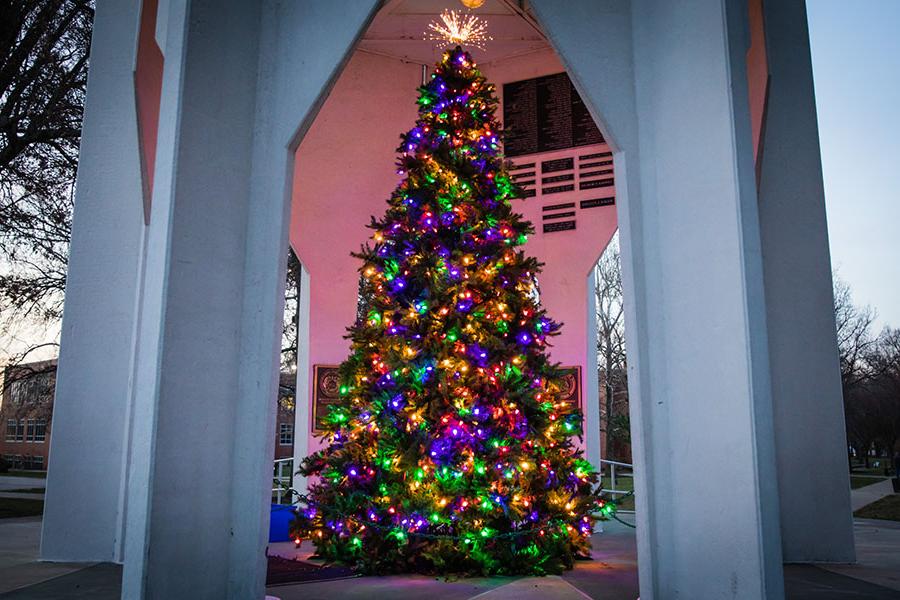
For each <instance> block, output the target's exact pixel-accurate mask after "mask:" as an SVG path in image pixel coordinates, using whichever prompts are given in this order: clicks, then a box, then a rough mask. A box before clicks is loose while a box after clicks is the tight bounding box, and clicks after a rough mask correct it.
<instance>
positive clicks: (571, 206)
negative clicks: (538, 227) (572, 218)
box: [543, 202, 575, 211]
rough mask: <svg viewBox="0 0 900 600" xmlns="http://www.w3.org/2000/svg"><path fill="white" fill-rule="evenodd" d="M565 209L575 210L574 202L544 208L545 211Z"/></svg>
mask: <svg viewBox="0 0 900 600" xmlns="http://www.w3.org/2000/svg"><path fill="white" fill-rule="evenodd" d="M564 208H575V203H574V202H564V203H562V204H549V205H547V206H545V207H544V208H543V210H544V211H548V210H562V209H564Z"/></svg>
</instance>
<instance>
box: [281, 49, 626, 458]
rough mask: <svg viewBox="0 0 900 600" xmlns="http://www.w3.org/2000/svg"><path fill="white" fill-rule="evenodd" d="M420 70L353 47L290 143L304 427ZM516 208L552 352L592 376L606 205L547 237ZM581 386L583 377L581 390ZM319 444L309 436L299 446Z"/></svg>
mask: <svg viewBox="0 0 900 600" xmlns="http://www.w3.org/2000/svg"><path fill="white" fill-rule="evenodd" d="M483 70H484V72H485V75H487V77H488V78H489V80H490V81H493V82H494V83H496V84H497V88H498V93H502V83H504V82H510V81H518V80H521V79H527V78H531V77H537V76H540V75H546V74H550V73H558V72H560V71H562V70H563V67H562V65H561V64H560V63H559V62H558V60H557V59H556V57H555V56H554V55H553V54H552V53H551V52H546V53H538V54H530V55H528V56H526V57H521V58H519V59H511V60H507V61H504V62H502V63H500V64H498V65H484V66H483ZM421 73H422V71H421V66H419V65H413V64H404V63H402V62H400V61H397V60H394V59H389V58H385V57H381V56H376V55H372V54H366V53H363V52H359V51H358V52H356V53H354V55H353V56H352V58H351V59H350V61H349V62H348V64H347V67H346V68H345V70H344V72H343V73H342V75H341V76H340V78H339V79H338V81H337V83H336V84H335V86H334V89H333V90H332V92H331V94H330V95H329V96H328V98H327V99H326V101H325V102H324V104H323V106H322V108H321V111H320V112H319V114H318V117H317V118H316V120H315V122H314V123H313V125H312V127H311V128H310V129H309V131H308V132H307V134H306V136H305V137H304V139H303V141H302V143H301V144H300V146H299V148H298V149H297V153H296V163H295V171H294V184H293V209H292V214H291V232H290V235H291V244H292V246H293V248H294V250H295V251H296V253H297V255H298V257H299V258H300V261H301V263H303V265H304V267H305V269H306V270H307V271H308V273H309V277H308V279H306V280H305V281H307V282H308V285H309V290H308V293H309V313H308V315H309V317H308V318H309V355H308V363H307V364H305V365H299V366H298V367H299V368H302V369H306V373H307V375H308V377H309V381H310V382H311V383H310V386H309V393H308V396H309V401H308V402H307V406H306V407H305V410H307V411H309V420H308V421H307V422H308V423H309V424H310V426H311V424H312V406H311V404H312V402H311V400H312V399H311V394H312V368H313V365H316V364H339V363H340V362H341V361H343V360H344V358H346V356H347V354H348V351H349V342H348V340H346V339H344V337H343V336H344V334H345V332H346V327H347V326H348V325H350V324H351V323H352V322H353V320H354V318H355V316H356V300H357V286H358V281H359V273H358V271H357V269H358V267H359V261H358V260H357V259H355V258H352V257H351V256H350V252H352V251H355V250H357V249H359V246H360V244H362V243H364V242H365V241H366V240H367V239H368V237H369V234H370V230H368V229H367V228H366V227H365V226H366V224H367V223H368V221H369V215H380V214H381V213H382V212H383V210H384V208H385V201H386V199H387V198H388V197H389V195H390V193H391V192H392V191H393V189H394V187H395V186H396V184H397V182H398V181H399V179H398V175H397V174H396V172H395V167H394V161H395V158H396V147H397V145H398V143H399V134H400V133H401V132H403V131H406V130H407V129H409V128H410V127H411V126H412V124H413V123H414V121H415V118H416V104H415V99H416V97H417V94H416V92H415V89H416V87H417V86H418V85H420V83H421V76H422V75H421ZM501 112H502V111H501ZM501 116H502V115H501ZM590 148H591V150H592V151H597V150H596V148H597V147H590ZM604 148H605V146H604ZM585 151H587V149H585ZM546 158H549V156H548V157H545V159H546ZM518 161H519V162H526V161H528V162H530V161H531V158H529V157H520V158H519V159H518ZM614 193H615V190H614V188H606V189H604V191H603V193H601V194H596V193H595V194H594V196H592V197H596V196H597V195H604V194H607V195H613V194H614ZM582 195H584V194H582ZM587 195H590V194H587ZM546 203H547V202H544V204H546ZM519 210H521V211H522V212H524V213H525V215H526V216H527V217H528V218H529V219H531V220H532V222H534V223H535V226H536V229H537V230H538V231H539V233H537V234H536V235H534V236H532V237H531V238H530V241H529V243H528V245H527V246H526V249H527V251H528V252H529V253H530V254H533V255H535V256H537V257H538V258H539V259H540V260H541V261H543V262H545V263H546V267H545V269H544V273H543V274H542V275H541V277H540V285H541V294H542V295H541V298H542V300H543V302H544V304H545V306H546V307H547V308H548V310H549V313H550V315H551V316H552V317H553V318H554V319H556V320H558V321H562V322H564V323H565V328H564V330H563V333H562V335H560V336H559V337H557V338H555V339H554V341H553V344H554V347H553V349H552V351H551V354H552V357H553V359H554V360H556V361H559V362H561V363H564V364H566V365H580V366H581V367H582V372H583V374H584V373H591V374H593V373H594V372H595V371H594V369H587V361H588V356H587V348H588V339H587V335H588V327H589V323H588V310H589V306H588V289H587V278H588V275H589V273H590V270H591V267H592V266H593V265H594V263H596V261H597V259H598V257H599V256H600V254H601V252H602V251H603V249H604V248H605V247H606V245H607V243H608V242H609V239H610V238H611V236H612V234H613V233H614V232H615V228H616V217H615V207H604V208H593V209H590V210H589V211H583V212H585V215H584V216H582V215H579V218H578V228H577V229H576V230H575V231H567V232H561V233H555V234H542V233H540V228H541V212H542V211H541V206H540V204H539V203H537V202H535V201H530V202H529V201H522V202H521V203H520V206H519ZM594 368H596V367H594ZM585 379H586V378H585ZM585 387H586V381H583V382H582V390H584V389H585ZM588 389H590V388H588ZM299 393H302V391H301V390H298V395H299ZM298 410H304V407H303V405H302V403H299V402H298ZM302 439H303V432H300V431H298V436H297V440H298V441H302ZM320 447H321V444H320V443H319V440H318V439H316V438H313V437H312V436H310V437H309V444H308V449H309V451H310V452H312V451H315V450H317V449H319V448H320Z"/></svg>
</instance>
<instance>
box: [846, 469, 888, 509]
mask: <svg viewBox="0 0 900 600" xmlns="http://www.w3.org/2000/svg"><path fill="white" fill-rule="evenodd" d="M873 479H881V478H875V477H873ZM893 493H894V486H893V484H892V483H891V480H890V479H881V480H880V481H879V482H878V483H873V484H872V485H867V486H865V487H861V488H856V489H855V490H850V508H851V510H853V512H856V511H858V510H859V509H861V508H862V507H863V506H867V505H869V504H872V503H873V502H875V501H876V500H880V499H881V498H884V497H885V496H889V495H891V494H893Z"/></svg>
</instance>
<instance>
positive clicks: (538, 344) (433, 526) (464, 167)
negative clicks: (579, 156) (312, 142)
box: [292, 46, 614, 574]
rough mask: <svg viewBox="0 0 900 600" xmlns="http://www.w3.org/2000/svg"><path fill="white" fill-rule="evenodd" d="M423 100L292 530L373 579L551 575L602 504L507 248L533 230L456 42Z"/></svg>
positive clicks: (552, 329) (494, 125)
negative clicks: (335, 401)
mask: <svg viewBox="0 0 900 600" xmlns="http://www.w3.org/2000/svg"><path fill="white" fill-rule="evenodd" d="M418 104H419V119H418V121H417V122H416V125H415V127H413V129H412V130H411V131H409V132H408V133H406V134H405V135H402V136H401V138H402V144H401V146H400V148H399V150H398V151H399V152H400V153H401V155H400V158H399V161H398V166H399V173H400V174H401V175H402V176H403V177H404V178H403V180H402V182H401V183H400V185H399V186H398V187H397V189H396V190H395V192H394V193H393V195H392V196H391V199H390V200H389V201H388V209H387V212H386V213H385V215H384V217H383V218H382V219H380V220H376V219H374V218H373V219H372V223H371V225H370V227H371V228H372V229H373V230H374V231H375V233H374V235H373V240H374V244H370V245H366V246H365V247H364V248H363V249H362V251H361V252H360V253H359V254H358V255H357V256H358V257H359V258H361V259H362V261H363V266H362V268H361V272H362V286H363V293H362V296H363V297H365V298H367V299H368V302H369V305H368V306H367V310H366V311H365V315H364V316H363V317H362V318H360V319H359V320H358V321H357V322H356V324H355V325H353V326H352V327H351V328H350V329H349V335H348V337H349V338H350V339H351V341H352V344H351V354H350V357H349V358H348V359H347V360H346V361H345V362H344V363H343V364H342V365H341V367H340V370H339V375H340V379H341V384H342V385H341V389H340V393H341V395H342V398H343V399H344V400H345V401H344V402H343V403H341V404H339V405H337V406H335V407H333V408H332V410H331V411H330V413H329V415H328V417H327V423H328V425H327V428H326V433H325V436H326V441H327V442H328V443H329V445H328V446H327V447H326V448H325V449H324V450H322V451H320V452H317V453H315V454H313V455H312V456H310V457H308V458H307V459H306V460H305V461H304V463H303V465H302V467H301V469H300V472H301V474H303V475H306V476H308V477H313V479H314V482H313V483H312V484H311V486H310V492H309V493H308V494H307V495H305V496H302V497H301V507H300V509H299V510H298V517H297V519H296V520H295V521H294V523H293V526H292V527H293V530H292V532H293V534H294V536H295V537H296V538H297V539H298V540H299V539H311V540H312V541H313V542H314V543H315V545H316V548H317V551H318V554H319V555H320V556H322V557H324V558H325V559H327V560H330V561H340V562H345V563H350V564H354V565H356V566H357V567H359V568H360V569H361V570H362V571H364V572H368V573H386V572H401V571H418V572H430V573H435V572H440V573H447V572H457V573H471V574H513V573H529V574H544V573H558V572H560V571H562V570H564V569H567V568H571V567H572V565H573V561H574V558H575V556H576V555H577V554H582V553H586V552H587V550H588V549H589V547H590V534H591V533H592V531H593V525H594V523H595V521H596V520H597V519H598V518H604V517H605V516H606V515H607V514H608V513H609V512H610V511H611V510H613V509H614V506H613V505H612V504H611V503H604V500H602V499H601V498H600V495H599V494H598V493H597V492H596V491H595V488H594V486H595V484H596V483H597V475H596V473H595V472H594V471H593V469H592V467H591V465H590V464H589V463H588V462H587V461H585V460H584V459H583V458H582V456H581V451H580V450H577V449H576V448H575V446H574V445H573V436H576V435H580V434H581V415H580V414H579V412H578V411H577V409H576V407H574V406H572V405H571V404H569V403H567V402H564V401H562V400H561V399H560V392H561V388H562V385H561V384H562V382H561V378H560V375H561V373H560V370H559V369H558V367H557V366H556V365H554V364H552V363H550V361H549V360H548V357H547V354H546V347H547V344H548V339H549V338H550V337H551V336H553V335H554V334H555V333H557V332H558V329H559V326H558V324H556V323H555V322H553V321H552V320H551V319H550V318H548V317H547V316H546V314H545V312H544V311H543V310H542V309H541V307H540V304H539V301H538V298H537V294H536V293H535V291H536V290H535V285H536V279H535V275H536V274H537V273H538V272H539V268H540V264H539V263H538V262H537V261H536V260H535V259H534V258H532V257H528V256H526V255H525V254H524V253H523V252H522V251H521V250H520V249H519V248H520V247H521V246H522V244H524V243H525V241H526V238H527V236H528V234H529V233H532V232H533V228H532V226H531V224H530V223H528V222H527V221H525V220H523V218H522V217H521V215H519V214H517V213H516V212H514V211H513V209H512V207H511V204H510V201H511V200H513V199H515V198H516V197H518V195H519V193H520V190H519V189H518V188H517V187H516V185H515V184H514V183H513V182H512V180H511V179H510V176H509V174H508V169H509V167H508V165H507V164H505V163H504V159H503V155H502V151H501V146H500V141H501V138H500V136H501V133H500V126H499V123H498V122H497V121H496V119H495V116H494V112H495V109H496V106H497V99H496V97H495V96H494V86H493V85H491V84H489V83H487V82H486V80H485V78H484V77H483V76H482V74H481V73H480V71H479V70H478V68H477V67H476V65H475V63H474V62H473V60H472V58H471V56H470V55H469V54H468V53H467V52H465V51H463V50H462V49H461V48H460V47H458V46H457V47H456V48H455V49H453V50H448V51H447V52H445V53H444V55H443V59H442V60H441V62H439V63H438V64H437V66H436V67H435V70H434V73H433V74H432V76H431V80H430V81H429V82H428V83H427V85H424V86H423V87H421V88H420V96H419V100H418Z"/></svg>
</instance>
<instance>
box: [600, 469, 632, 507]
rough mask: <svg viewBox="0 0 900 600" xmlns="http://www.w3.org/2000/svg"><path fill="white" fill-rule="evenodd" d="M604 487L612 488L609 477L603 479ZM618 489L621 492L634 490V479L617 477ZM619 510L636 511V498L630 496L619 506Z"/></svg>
mask: <svg viewBox="0 0 900 600" xmlns="http://www.w3.org/2000/svg"><path fill="white" fill-rule="evenodd" d="M603 487H604V488H610V487H611V486H610V480H609V477H604V478H603ZM616 489H617V490H621V491H623V492H630V491H632V490H634V477H623V476H617V477H616ZM620 497H621V496H620ZM619 508H620V509H622V510H634V496H633V495H632V496H629V497H628V498H626V499H625V500H623V501H622V503H621V504H619Z"/></svg>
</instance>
